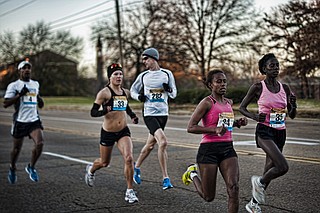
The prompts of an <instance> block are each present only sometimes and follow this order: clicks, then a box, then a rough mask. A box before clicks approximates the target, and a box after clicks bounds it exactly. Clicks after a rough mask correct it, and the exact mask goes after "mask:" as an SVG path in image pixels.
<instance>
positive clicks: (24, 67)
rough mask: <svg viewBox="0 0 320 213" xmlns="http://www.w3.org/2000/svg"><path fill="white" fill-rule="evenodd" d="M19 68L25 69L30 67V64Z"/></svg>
mask: <svg viewBox="0 0 320 213" xmlns="http://www.w3.org/2000/svg"><path fill="white" fill-rule="evenodd" d="M21 69H23V70H25V69H29V70H30V69H31V66H29V65H26V66H23V67H22V68H21Z"/></svg>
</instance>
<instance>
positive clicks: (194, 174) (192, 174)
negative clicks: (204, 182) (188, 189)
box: [190, 172, 198, 180]
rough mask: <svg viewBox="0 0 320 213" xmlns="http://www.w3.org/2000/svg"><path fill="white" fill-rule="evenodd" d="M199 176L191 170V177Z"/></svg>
mask: <svg viewBox="0 0 320 213" xmlns="http://www.w3.org/2000/svg"><path fill="white" fill-rule="evenodd" d="M196 176H198V174H197V173H196V172H190V178H191V180H193V178H194V177H196Z"/></svg>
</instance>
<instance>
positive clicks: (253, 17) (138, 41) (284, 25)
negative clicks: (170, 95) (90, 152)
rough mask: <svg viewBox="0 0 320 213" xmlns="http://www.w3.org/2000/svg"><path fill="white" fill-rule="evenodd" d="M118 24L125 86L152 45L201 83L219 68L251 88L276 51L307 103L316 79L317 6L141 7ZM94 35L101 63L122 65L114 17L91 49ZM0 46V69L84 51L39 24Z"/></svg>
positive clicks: (247, 0)
mask: <svg viewBox="0 0 320 213" xmlns="http://www.w3.org/2000/svg"><path fill="white" fill-rule="evenodd" d="M120 17H121V18H122V20H121V23H122V24H121V39H122V49H123V53H122V54H123V58H124V64H123V66H124V67H125V70H126V75H127V76H129V77H128V78H127V79H126V81H127V82H126V84H127V85H130V83H131V81H132V80H133V79H134V78H135V77H136V76H137V75H138V74H139V73H140V72H141V71H143V69H144V67H143V64H142V63H141V53H142V51H143V50H144V49H145V48H147V47H150V46H153V47H155V48H157V49H158V50H159V52H160V54H161V55H160V63H161V65H162V66H163V67H166V68H169V69H171V70H172V71H173V72H182V73H184V74H185V76H195V77H198V78H199V79H201V77H203V76H204V75H205V74H206V72H208V71H209V70H210V69H212V68H214V67H222V68H223V69H224V70H226V72H227V74H228V78H229V79H231V80H232V82H235V80H237V79H246V80H247V81H248V82H254V81H256V80H257V79H258V78H259V77H261V76H260V74H259V71H258V69H257V61H258V59H259V58H260V57H262V55H263V54H265V53H267V52H274V53H275V54H276V55H277V57H278V58H279V59H280V63H281V66H282V67H281V70H282V71H283V74H287V75H290V76H291V77H295V78H297V79H299V82H300V84H301V87H302V89H303V97H304V98H309V97H310V92H309V91H310V90H309V84H308V78H309V77H313V76H316V74H317V72H318V73H319V64H320V56H319V46H320V45H319V41H320V39H319V37H320V28H319V26H320V23H319V20H320V1H319V0H309V1H307V0H300V1H299V0H291V1H289V2H288V3H287V4H282V5H280V6H278V7H275V8H272V10H271V11H270V12H268V13H262V12H261V11H257V10H256V9H255V7H254V5H253V1H251V0H161V1H152V0H145V1H144V3H143V4H139V6H138V7H135V6H132V7H130V8H129V9H125V8H123V9H122V15H121V16H120ZM98 36H100V37H101V39H102V42H103V48H104V49H103V53H104V54H105V64H108V63H111V62H120V52H119V49H120V48H119V42H118V40H119V36H118V28H117V20H116V16H114V18H110V17H106V18H105V19H104V20H103V21H98V22H96V23H95V24H94V25H93V26H92V34H91V40H92V42H93V43H94V44H95V43H96V42H97V38H98ZM0 42H1V44H2V45H0V64H3V63H7V62H12V61H15V60H17V59H19V58H21V57H23V56H24V55H26V54H31V53H32V54H36V53H38V52H39V51H41V50H44V49H49V50H52V51H54V52H56V53H57V54H61V55H62V56H66V57H72V58H75V59H79V57H80V54H81V51H82V45H83V41H82V39H81V38H79V37H77V38H74V37H72V36H71V34H70V33H69V32H68V31H58V32H55V33H53V32H52V31H51V30H50V25H48V24H45V23H43V22H38V23H36V24H35V25H29V26H28V27H27V28H25V29H23V30H22V31H21V32H20V34H19V37H18V38H15V37H14V35H13V33H10V32H6V33H4V34H1V35H0ZM81 70H84V69H83V68H81ZM84 72H85V71H84ZM80 76H81V75H80ZM80 80H81V79H80ZM190 82H191V81H190ZM66 85H67V84H66ZM188 86H190V85H188ZM179 89H180V88H179ZM180 90H181V89H180Z"/></svg>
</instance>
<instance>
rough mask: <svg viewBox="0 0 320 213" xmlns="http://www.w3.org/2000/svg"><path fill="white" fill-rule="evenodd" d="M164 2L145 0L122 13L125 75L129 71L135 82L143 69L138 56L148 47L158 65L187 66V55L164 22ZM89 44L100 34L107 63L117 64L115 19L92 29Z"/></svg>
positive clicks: (178, 68) (170, 27)
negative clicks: (157, 58) (157, 55)
mask: <svg viewBox="0 0 320 213" xmlns="http://www.w3.org/2000/svg"><path fill="white" fill-rule="evenodd" d="M166 8H168V2H167V1H152V0H146V1H145V3H144V4H143V6H142V7H141V6H139V7H131V8H130V9H123V11H122V12H123V15H122V17H123V25H122V36H121V38H122V44H123V50H124V52H123V54H124V59H125V60H124V63H125V66H126V70H127V71H129V72H130V71H132V72H134V73H135V74H134V75H132V77H133V78H135V77H136V76H137V75H138V74H139V73H140V72H141V71H142V69H143V66H142V64H141V54H142V52H143V50H144V49H146V48H148V47H151V46H152V47H155V48H157V49H158V50H159V52H160V53H161V54H160V63H161V64H162V65H163V66H165V67H167V68H170V67H173V68H174V70H182V69H183V68H184V67H187V66H189V63H190V62H189V60H188V57H187V52H186V51H183V50H182V47H179V45H177V44H176V41H177V38H175V37H174V36H173V33H172V24H170V23H168V19H166V18H165V16H166V15H167V12H165V9H166ZM92 31H93V35H92V41H93V42H95V41H96V39H97V35H99V34H101V36H102V39H103V41H104V42H105V43H106V51H105V52H106V53H107V55H106V60H107V61H119V46H118V45H119V42H118V34H117V26H116V20H115V18H106V20H105V21H103V22H98V23H97V24H96V25H94V26H93V27H92Z"/></svg>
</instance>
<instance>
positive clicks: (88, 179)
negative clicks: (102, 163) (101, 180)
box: [84, 164, 94, 187]
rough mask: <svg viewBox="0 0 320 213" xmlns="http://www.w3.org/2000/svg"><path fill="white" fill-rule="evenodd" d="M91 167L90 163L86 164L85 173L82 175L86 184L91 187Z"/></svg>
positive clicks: (92, 178)
mask: <svg viewBox="0 0 320 213" xmlns="http://www.w3.org/2000/svg"><path fill="white" fill-rule="evenodd" d="M91 168H92V164H88V165H87V167H86V175H85V177H84V180H85V181H86V184H87V185H88V186H90V187H93V185H94V174H91V172H90V170H91Z"/></svg>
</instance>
